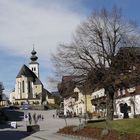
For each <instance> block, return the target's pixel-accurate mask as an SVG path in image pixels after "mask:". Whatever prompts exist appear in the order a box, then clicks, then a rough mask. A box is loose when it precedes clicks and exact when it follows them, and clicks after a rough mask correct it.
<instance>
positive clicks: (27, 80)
mask: <svg viewBox="0 0 140 140" xmlns="http://www.w3.org/2000/svg"><path fill="white" fill-rule="evenodd" d="M31 54H32V56H31V57H30V59H31V62H30V63H29V67H28V66H26V65H23V66H22V67H21V69H20V71H19V73H18V74H17V76H16V83H15V88H14V90H13V91H12V93H11V94H10V102H11V103H12V104H15V105H22V104H24V103H28V104H47V103H48V102H49V99H50V100H52V99H53V96H52V94H51V93H50V92H49V91H48V90H46V89H45V88H44V86H43V84H42V82H41V81H40V79H39V63H38V62H37V59H38V57H37V56H36V51H35V50H34V49H33V51H32V52H31Z"/></svg>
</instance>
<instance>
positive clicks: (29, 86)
mask: <svg viewBox="0 0 140 140" xmlns="http://www.w3.org/2000/svg"><path fill="white" fill-rule="evenodd" d="M30 89H31V85H30V81H28V93H30Z"/></svg>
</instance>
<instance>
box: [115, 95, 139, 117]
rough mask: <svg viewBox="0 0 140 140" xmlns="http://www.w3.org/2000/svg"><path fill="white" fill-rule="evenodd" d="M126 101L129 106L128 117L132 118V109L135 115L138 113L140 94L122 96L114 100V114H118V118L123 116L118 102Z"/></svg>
mask: <svg viewBox="0 0 140 140" xmlns="http://www.w3.org/2000/svg"><path fill="white" fill-rule="evenodd" d="M131 100H133V101H134V103H135V104H134V105H133V104H132V102H131ZM121 103H122V104H124V103H127V105H128V106H130V107H131V111H130V112H129V117H130V118H132V117H133V116H134V109H135V113H136V115H138V114H140V95H135V96H129V97H124V98H120V99H116V100H115V104H116V110H115V114H116V115H118V116H119V118H123V113H121V111H120V104H121ZM134 106H135V107H134Z"/></svg>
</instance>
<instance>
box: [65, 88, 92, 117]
mask: <svg viewBox="0 0 140 140" xmlns="http://www.w3.org/2000/svg"><path fill="white" fill-rule="evenodd" d="M69 112H70V113H72V115H76V116H79V115H80V116H84V115H85V114H86V113H87V112H92V104H91V95H90V94H83V92H82V90H80V88H79V87H75V88H74V91H73V94H71V95H70V96H68V97H67V98H64V115H68V114H69Z"/></svg>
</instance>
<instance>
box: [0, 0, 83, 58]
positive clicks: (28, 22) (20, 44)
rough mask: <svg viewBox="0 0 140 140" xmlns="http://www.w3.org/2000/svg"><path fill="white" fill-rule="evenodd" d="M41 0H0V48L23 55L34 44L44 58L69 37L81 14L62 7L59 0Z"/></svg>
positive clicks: (63, 5) (81, 17) (80, 18)
mask: <svg viewBox="0 0 140 140" xmlns="http://www.w3.org/2000/svg"><path fill="white" fill-rule="evenodd" d="M41 1H42V0H41ZM41 1H36V0H31V1H30V2H29V1H27V0H25V1H24V2H23V1H22V2H21V1H20V0H12V1H11V0H0V49H5V50H11V51H12V53H13V55H27V53H28V52H29V51H31V49H32V44H35V47H36V49H37V51H38V53H39V54H41V59H43V60H47V59H48V57H49V56H50V54H51V53H52V52H53V51H55V49H56V47H58V45H59V43H63V42H68V41H69V40H70V38H71V34H72V32H74V30H75V28H76V27H77V25H78V24H79V23H80V21H81V20H82V19H83V18H84V17H83V15H80V14H78V13H77V14H76V13H74V12H72V11H71V10H70V9H66V8H65V4H62V2H64V1H62V0H61V2H60V3H59V0H58V1H56V0H55V1H53V2H51V1H49V0H46V1H42V3H41ZM42 4H43V5H42ZM68 4H70V2H69V3H68Z"/></svg>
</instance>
